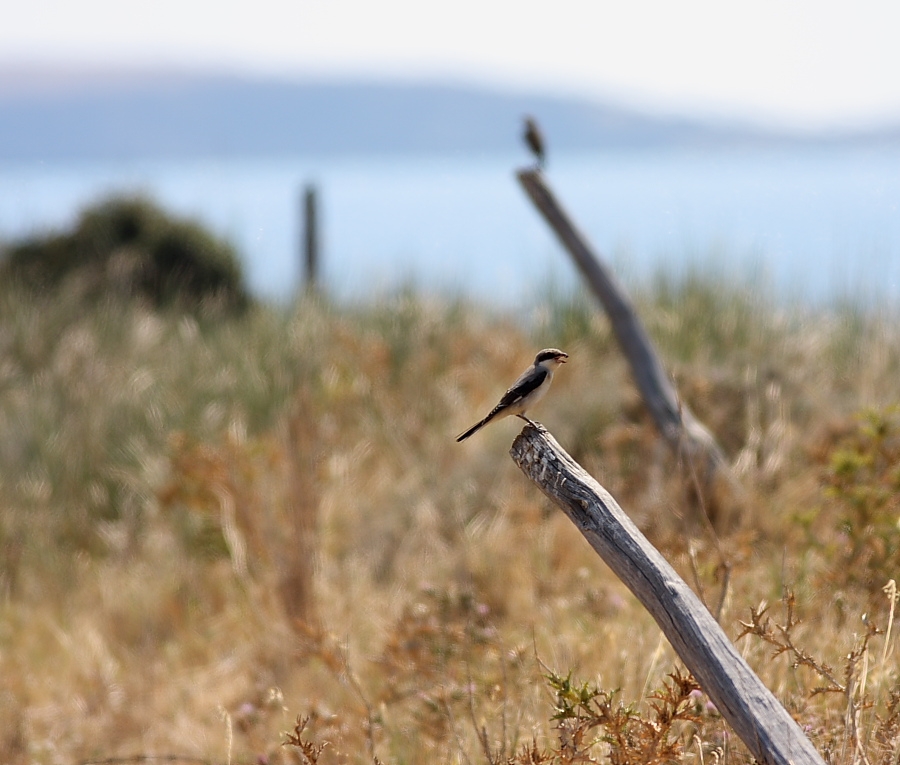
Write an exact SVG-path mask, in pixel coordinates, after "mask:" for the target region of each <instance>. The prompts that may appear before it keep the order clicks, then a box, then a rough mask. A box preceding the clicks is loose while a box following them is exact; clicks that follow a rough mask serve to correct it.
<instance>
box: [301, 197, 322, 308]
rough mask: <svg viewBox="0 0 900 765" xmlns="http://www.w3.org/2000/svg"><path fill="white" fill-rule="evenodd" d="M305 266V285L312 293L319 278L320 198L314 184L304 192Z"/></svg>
mask: <svg viewBox="0 0 900 765" xmlns="http://www.w3.org/2000/svg"><path fill="white" fill-rule="evenodd" d="M303 264H304V271H303V284H304V287H305V288H306V290H307V291H310V292H312V291H314V290H315V289H316V284H317V281H318V277H319V223H318V196H317V191H316V187H315V186H314V185H313V184H308V185H307V186H306V188H305V189H304V192H303Z"/></svg>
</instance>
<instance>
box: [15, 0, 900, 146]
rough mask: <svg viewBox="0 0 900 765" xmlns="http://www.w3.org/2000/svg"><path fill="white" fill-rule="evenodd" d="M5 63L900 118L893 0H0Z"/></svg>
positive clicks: (816, 120)
mask: <svg viewBox="0 0 900 765" xmlns="http://www.w3.org/2000/svg"><path fill="white" fill-rule="evenodd" d="M0 8H2V14H0V16H2V18H3V23H2V24H0V67H6V68H10V67H12V68H15V67H18V66H23V65H27V66H32V65H38V66H51V67H62V68H71V67H84V66H87V67H101V68H103V67H117V68H121V67H125V68H148V67H150V68H155V67H162V68H169V69H171V68H175V69H188V70H192V69H197V70H203V71H209V70H213V71H226V72H238V73H249V74H255V75H258V74H273V75H279V76H284V75H288V76H299V77H304V78H317V79H321V78H344V79H346V78H365V79H413V80H428V79H432V80H435V79H436V80H440V81H443V82H460V83H474V84H483V85H487V86H490V87H499V88H514V89H517V90H522V91H538V92H541V93H545V94H547V93H549V94H558V95H566V96H569V95H576V96H586V97H589V98H592V99H595V100H613V101H616V102H618V103H623V104H627V105H633V106H638V107H641V108H645V109H650V110H656V111H662V112H668V113H680V114H691V115H702V116H721V117H732V118H738V119H742V120H746V119H749V120H752V121H754V122H757V123H759V124H763V125H772V126H782V127H796V128H813V129H818V128H829V127H876V126H883V125H887V124H900V44H898V42H897V41H898V38H900V2H898V1H897V0H854V2H853V3H850V2H849V1H847V0H844V1H843V2H833V1H832V0H754V2H752V3H751V2H732V1H731V0H679V1H678V2H676V1H675V0H614V1H607V0H554V1H553V2H552V3H549V2H545V3H540V4H538V3H535V4H532V5H531V7H529V6H528V4H526V3H523V2H522V1H521V0H518V1H517V2H506V1H505V0H504V1H502V2H500V1H497V2H494V1H492V0H453V2H446V1H444V2H433V1H432V2H429V1H428V0H424V1H423V0H253V2H242V3H236V2H228V0H126V1H125V2H123V0H77V2H73V1H72V0H29V2H19V1H18V0H0Z"/></svg>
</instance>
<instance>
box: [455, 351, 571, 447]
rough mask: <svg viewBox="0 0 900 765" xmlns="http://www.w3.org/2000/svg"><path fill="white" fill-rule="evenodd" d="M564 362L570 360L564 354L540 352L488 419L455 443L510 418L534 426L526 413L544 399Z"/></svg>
mask: <svg viewBox="0 0 900 765" xmlns="http://www.w3.org/2000/svg"><path fill="white" fill-rule="evenodd" d="M567 358H569V354H568V353H563V352H562V351H560V350H557V349H556V348H545V349H544V350H542V351H541V352H540V353H538V355H537V356H535V357H534V364H532V365H531V366H530V367H528V369H526V370H525V371H524V372H522V374H521V376H520V377H519V379H518V380H516V381H515V382H514V383H513V385H512V387H511V388H510V389H509V390H508V391H506V393H504V394H503V398H501V399H500V403H499V404H497V406H495V407H494V408H493V409H491V411H490V413H489V414H488V416H487V417H485V418H484V419H483V420H481V422H477V423H475V424H474V425H473V426H472V427H471V428H469V429H468V430H467V431H466V432H465V433H460V434H459V436H457V438H456V440H457V441H463V440H465V439H467V438H468V437H469V436H471V435H472V434H473V433H474V432H475V431H476V430H479V429H481V428H483V427H484V426H485V425H487V424H488V423H489V422H491V420H499V419H501V418H503V417H508V416H509V415H511V414H514V415H516V417H521V418H522V419H523V420H525V421H526V422H528V423H530V424H531V425H534V423H533V422H531V420H529V419H528V418H527V417H526V416H525V411H526V410H527V409H530V408H531V407H533V406H534V405H535V404H536V403H537V402H538V401H540V400H541V399H542V398H543V397H544V394H546V393H547V389H548V388H549V387H550V383H551V381H552V380H553V373H554V372H555V371H556V368H557V367H558V366H559V365H560V364H565V363H566V359H567Z"/></svg>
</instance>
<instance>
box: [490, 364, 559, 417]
mask: <svg viewBox="0 0 900 765" xmlns="http://www.w3.org/2000/svg"><path fill="white" fill-rule="evenodd" d="M547 374H548V372H547V370H546V369H544V367H538V368H537V369H534V370H532V369H529V370H528V371H526V372H524V373H523V374H522V376H521V377H520V378H519V379H518V380H516V381H515V382H514V383H513V384H512V387H511V388H510V389H509V390H508V391H506V393H504V394H503V398H501V399H500V403H499V404H497V409H498V410H499V409H504V408H506V407H508V406H512V405H513V404H515V403H516V402H518V401H521V400H522V399H523V398H525V396H527V395H528V394H529V393H531V392H532V391H533V390H534V389H535V388H537V387H538V386H539V385H540V384H541V383H542V382H544V380H546V379H547Z"/></svg>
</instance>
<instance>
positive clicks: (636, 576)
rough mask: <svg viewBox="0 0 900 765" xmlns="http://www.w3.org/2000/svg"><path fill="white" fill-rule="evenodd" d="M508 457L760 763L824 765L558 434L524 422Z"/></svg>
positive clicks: (691, 594)
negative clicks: (641, 611) (636, 605)
mask: <svg viewBox="0 0 900 765" xmlns="http://www.w3.org/2000/svg"><path fill="white" fill-rule="evenodd" d="M510 456H511V457H512V458H513V461H514V462H515V463H516V465H518V466H519V468H520V469H521V470H522V472H523V473H525V475H526V476H528V478H530V479H531V480H532V481H533V482H534V483H535V485H537V487H538V488H539V489H540V490H541V491H542V492H544V494H546V495H547V496H548V497H549V498H550V499H551V500H552V501H553V502H554V503H555V504H556V505H557V506H558V507H559V508H560V509H561V510H562V511H563V512H564V513H565V514H566V515H567V516H568V518H569V520H571V521H572V523H574V524H575V526H576V527H577V528H578V530H579V531H580V532H581V533H582V534H583V535H584V537H585V539H587V541H588V543H589V544H590V545H591V547H593V548H594V550H595V551H596V552H597V554H598V555H599V556H600V557H601V558H602V559H603V560H604V561H605V562H606V564H607V565H608V566H609V567H610V568H611V569H612V570H613V573H615V574H616V576H618V577H619V579H621V580H622V582H624V583H625V585H626V586H627V587H628V589H630V590H631V592H632V593H634V595H635V596H636V597H637V599H638V600H639V601H640V602H641V604H642V605H643V606H644V607H645V608H646V609H647V610H648V611H649V612H650V614H651V615H652V616H653V618H654V619H655V620H656V623H657V624H658V625H659V627H660V629H662V631H663V633H664V634H665V636H666V637H667V638H668V640H669V643H671V645H672V647H673V648H674V649H675V651H676V652H677V653H678V655H679V656H680V657H681V660H682V661H683V662H684V664H685V666H686V667H687V668H688V669H689V670H690V672H691V674H693V676H694V677H695V678H696V679H697V682H699V683H700V686H701V687H702V688H703V690H704V691H705V692H706V693H707V694H708V695H709V697H710V699H712V701H713V703H715V705H716V708H717V709H718V710H719V712H720V713H721V714H722V717H724V718H725V720H726V721H727V722H728V723H729V724H730V725H731V727H732V728H733V729H734V732H735V733H737V735H738V736H740V738H741V740H742V741H743V742H744V744H746V746H747V749H749V750H750V752H751V753H752V754H753V756H754V757H755V758H756V760H757V762H760V763H765V764H766V765H823V760H822V758H821V757H820V756H819V753H818V752H817V751H816V749H815V747H814V746H813V745H812V743H811V742H810V741H809V739H808V738H806V736H804V735H803V732H802V731H801V730H800V726H799V725H798V724H797V723H796V721H795V720H794V719H793V718H792V717H791V716H790V714H788V712H787V710H785V708H784V707H783V706H782V705H781V704H780V703H779V702H778V700H777V699H776V698H775V696H774V695H773V694H772V692H771V691H769V689H768V688H766V687H765V685H763V683H762V681H761V680H760V679H759V678H758V677H757V676H756V675H755V674H754V673H753V670H751V669H750V667H749V665H748V664H747V662H745V661H744V659H743V658H742V657H741V655H740V654H739V653H738V652H737V650H736V649H735V647H734V645H733V644H732V643H731V641H730V640H729V639H728V636H727V635H726V634H725V633H724V632H723V631H722V628H721V627H720V626H719V624H718V623H717V622H716V620H715V619H714V618H713V617H712V615H711V614H710V613H709V611H707V610H706V608H705V607H704V605H703V603H701V602H700V599H699V598H698V597H697V596H696V595H695V594H694V592H693V591H692V590H691V589H690V587H688V586H687V584H685V582H684V580H682V579H681V577H679V576H678V574H677V573H676V572H675V570H674V569H673V568H672V567H671V566H670V565H669V564H668V562H667V561H666V560H665V558H663V556H662V555H660V553H659V551H657V550H656V548H655V547H653V545H651V544H650V542H648V541H647V539H646V537H644V535H643V534H641V532H640V531H639V530H638V528H637V526H635V525H634V523H633V522H632V521H631V519H630V518H629V517H628V516H627V515H626V514H625V513H624V512H623V511H622V508H620V507H619V505H618V504H617V503H616V501H615V499H613V497H612V496H611V495H610V494H609V492H607V491H606V489H604V488H603V487H602V486H601V485H600V484H599V483H597V481H596V480H594V478H592V477H591V476H590V475H589V474H588V473H587V472H586V471H585V470H584V468H582V467H581V466H580V465H579V464H578V463H577V462H575V460H573V459H572V458H571V457H570V456H569V455H568V454H567V453H566V452H565V451H564V450H563V448H562V447H561V446H560V445H559V444H558V443H557V442H556V439H554V438H553V436H551V435H550V434H549V433H548V432H547V431H546V430H544V429H543V428H540V429H538V428H535V427H532V426H531V425H526V426H525V428H524V430H522V432H521V433H520V434H519V436H518V437H517V438H516V440H515V441H514V442H513V445H512V448H511V449H510Z"/></svg>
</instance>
